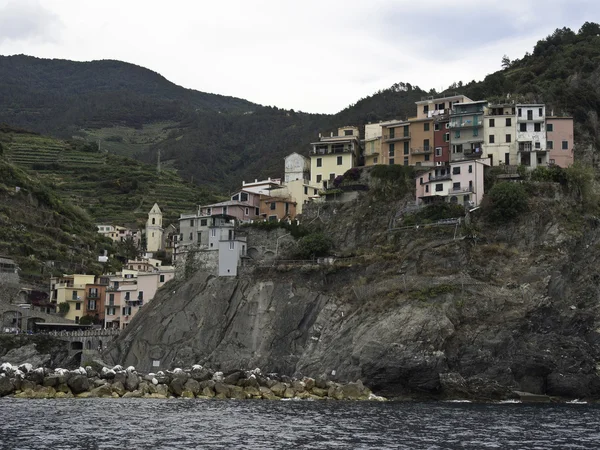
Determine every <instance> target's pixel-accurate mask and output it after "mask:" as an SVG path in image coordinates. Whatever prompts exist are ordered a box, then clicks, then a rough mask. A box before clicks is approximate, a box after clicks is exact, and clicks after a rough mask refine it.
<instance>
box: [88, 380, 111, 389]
mask: <svg viewBox="0 0 600 450" xmlns="http://www.w3.org/2000/svg"><path fill="white" fill-rule="evenodd" d="M105 384H110V383H109V382H108V381H107V380H103V379H98V380H94V382H93V383H92V385H93V386H94V387H95V388H97V387H100V386H104V385H105Z"/></svg>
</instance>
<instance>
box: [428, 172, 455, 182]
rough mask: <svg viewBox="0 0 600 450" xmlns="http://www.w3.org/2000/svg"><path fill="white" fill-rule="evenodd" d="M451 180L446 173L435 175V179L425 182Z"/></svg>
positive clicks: (450, 176)
mask: <svg viewBox="0 0 600 450" xmlns="http://www.w3.org/2000/svg"><path fill="white" fill-rule="evenodd" d="M451 179H452V175H450V174H449V173H447V174H446V175H436V176H435V177H431V178H429V180H427V181H444V180H451Z"/></svg>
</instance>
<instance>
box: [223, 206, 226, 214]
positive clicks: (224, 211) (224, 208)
mask: <svg viewBox="0 0 600 450" xmlns="http://www.w3.org/2000/svg"><path fill="white" fill-rule="evenodd" d="M223 214H227V206H223Z"/></svg>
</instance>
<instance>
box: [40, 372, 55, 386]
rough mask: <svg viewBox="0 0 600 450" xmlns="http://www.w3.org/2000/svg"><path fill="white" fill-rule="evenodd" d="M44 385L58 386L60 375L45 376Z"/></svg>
mask: <svg viewBox="0 0 600 450" xmlns="http://www.w3.org/2000/svg"><path fill="white" fill-rule="evenodd" d="M43 385H44V386H46V387H56V386H58V376H57V375H48V376H47V377H45V378H44V381H43Z"/></svg>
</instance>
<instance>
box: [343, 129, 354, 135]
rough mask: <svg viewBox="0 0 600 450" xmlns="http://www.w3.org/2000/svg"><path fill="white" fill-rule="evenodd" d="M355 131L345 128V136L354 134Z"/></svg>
mask: <svg viewBox="0 0 600 450" xmlns="http://www.w3.org/2000/svg"><path fill="white" fill-rule="evenodd" d="M353 135H354V132H353V131H352V130H344V136H353Z"/></svg>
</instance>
